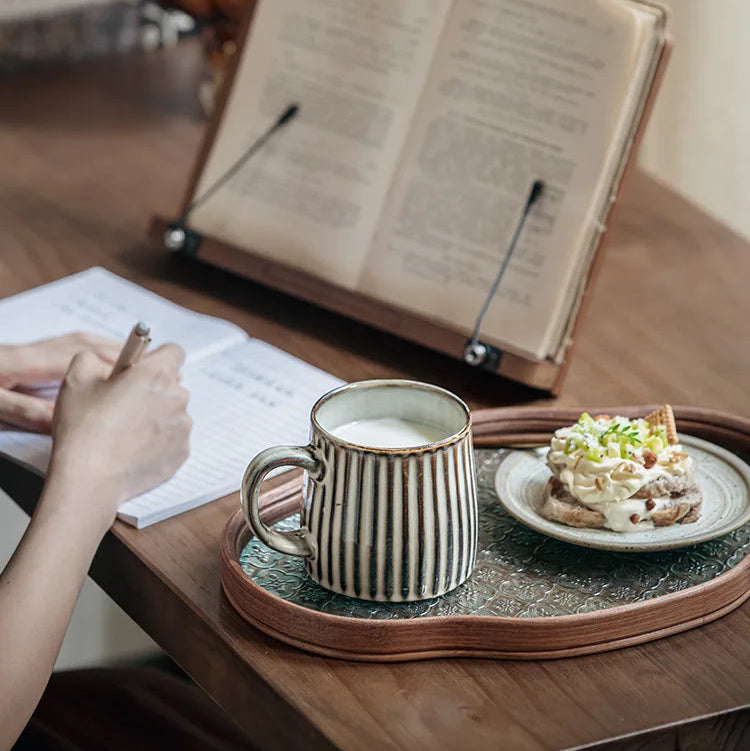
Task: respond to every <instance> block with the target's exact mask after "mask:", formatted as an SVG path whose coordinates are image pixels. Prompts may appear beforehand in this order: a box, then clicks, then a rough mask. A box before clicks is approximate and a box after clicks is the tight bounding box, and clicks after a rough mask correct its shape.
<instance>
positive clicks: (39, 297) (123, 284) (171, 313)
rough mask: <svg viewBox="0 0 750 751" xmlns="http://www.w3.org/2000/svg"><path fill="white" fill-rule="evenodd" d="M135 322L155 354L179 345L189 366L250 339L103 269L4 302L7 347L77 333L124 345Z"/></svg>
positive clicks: (1, 334)
mask: <svg viewBox="0 0 750 751" xmlns="http://www.w3.org/2000/svg"><path fill="white" fill-rule="evenodd" d="M137 321H145V322H146V323H148V324H149V325H150V326H151V328H152V332H151V338H152V343H151V345H150V348H151V349H153V348H155V347H158V346H160V345H162V344H165V343H167V342H177V343H178V344H179V345H180V346H181V347H182V348H183V349H184V350H185V354H186V358H187V360H188V361H189V360H194V359H198V358H200V357H205V356H206V355H209V354H211V353H212V352H216V351H219V350H221V349H224V348H225V347H229V346H231V345H232V344H236V343H238V342H241V341H244V340H245V339H247V334H246V333H245V332H244V331H243V330H242V329H241V328H240V327H239V326H235V325H234V324H233V323H229V321H222V320H221V319H219V318H212V317H211V316H204V315H201V314H200V313H195V312H194V311H192V310H188V309H187V308H183V307H181V306H179V305H175V304H174V303H172V302H169V300H165V299H164V298H163V297H160V296H159V295H156V294H154V293H153V292H149V291H148V290H146V289H143V287H139V286H138V285H136V284H133V283H132V282H129V281H127V280H126V279H122V278H121V277H119V276H117V275H116V274H112V273H111V272H109V271H107V270H105V269H102V268H99V267H93V268H90V269H87V270H86V271H82V272H81V273H79V274H73V275H72V276H68V277H65V278H64V279H60V280H58V281H56V282H52V283H50V284H44V285H42V286H41V287H36V288H34V289H32V290H29V291H28V292H22V293H20V294H18V295H13V296H12V297H8V298H6V299H4V300H0V342H1V343H3V344H23V343H26V342H33V341H36V340H38V339H47V338H49V337H53V336H60V335H62V334H69V333H71V332H74V331H82V332H84V333H87V334H99V335H101V336H107V337H110V338H112V339H120V340H122V342H123V343H124V342H125V340H126V339H127V337H128V334H130V331H131V329H132V328H133V326H134V325H135V323H136V322H137Z"/></svg>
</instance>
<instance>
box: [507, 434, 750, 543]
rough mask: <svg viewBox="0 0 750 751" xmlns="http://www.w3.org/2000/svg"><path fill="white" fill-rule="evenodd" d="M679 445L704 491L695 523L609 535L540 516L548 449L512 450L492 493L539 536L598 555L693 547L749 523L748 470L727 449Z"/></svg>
mask: <svg viewBox="0 0 750 751" xmlns="http://www.w3.org/2000/svg"><path fill="white" fill-rule="evenodd" d="M680 442H681V443H682V445H683V446H684V447H685V449H686V450H687V451H688V453H689V454H690V456H692V457H693V461H694V462H695V470H696V476H697V479H698V484H699V485H700V487H701V489H702V491H703V506H702V507H701V515H700V518H699V519H698V521H697V522H694V523H693V524H675V525H673V526H671V527H659V528H655V529H645V530H643V531H642V532H627V533H624V532H613V531H611V530H608V529H579V528H577V527H568V526H567V525H565V524H561V523H559V522H554V521H550V520H549V519H545V518H544V517H543V516H541V515H540V514H539V509H540V507H541V505H542V502H543V491H544V486H545V485H546V484H547V481H548V480H549V478H550V477H551V473H550V470H549V468H548V467H547V465H546V464H545V457H546V455H547V449H539V450H536V451H515V452H513V453H512V454H510V455H509V456H508V458H507V459H505V461H503V462H502V464H501V465H500V467H499V469H498V470H497V474H496V475H495V492H496V493H497V497H498V498H499V500H500V503H501V504H502V505H503V507H504V508H505V510H506V511H507V512H508V513H509V514H510V515H511V516H513V517H515V518H516V519H518V521H520V522H522V523H523V524H526V525H527V526H529V527H531V528H532V529H535V530H536V531H537V532H541V533H542V534H545V535H549V536H550V537H555V538H557V539H558V540H564V541H565V542H570V543H573V544H574V545H583V546H585V547H589V548H600V549H602V550H619V551H623V552H628V551H632V552H642V551H646V550H668V549H670V548H680V547H683V546H685V545H695V544H696V543H699V542H704V541H705V540H710V539H712V538H714V537H720V536H721V535H725V534H727V533H728V532H731V531H732V530H734V529H737V528H738V527H741V526H742V525H743V524H746V523H747V522H748V521H750V466H748V465H747V464H745V462H743V461H742V460H741V459H739V458H738V457H737V456H735V455H734V454H732V453H730V452H729V451H727V450H726V449H723V448H721V447H720V446H716V445H714V444H713V443H709V442H708V441H704V440H701V439H700V438H694V437H693V436H689V435H680Z"/></svg>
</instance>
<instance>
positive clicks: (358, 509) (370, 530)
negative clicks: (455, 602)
mask: <svg viewBox="0 0 750 751" xmlns="http://www.w3.org/2000/svg"><path fill="white" fill-rule="evenodd" d="M311 421H312V438H311V441H310V444H309V445H308V446H279V447H276V448H271V449H267V450H266V451H263V452H261V453H260V454H258V456H256V457H255V458H254V459H253V460H252V462H250V464H249V466H248V468H247V470H246V471H245V475H244V477H243V480H242V489H241V493H240V495H241V500H242V508H243V511H244V514H245V519H246V520H247V523H248V525H249V527H250V529H251V530H252V531H253V532H254V534H255V535H256V536H257V537H258V538H259V539H260V540H261V541H263V542H264V543H265V544H266V545H268V546H269V547H270V548H273V549H275V550H278V551H280V552H282V553H288V554H289V555H297V556H303V557H304V558H306V559H307V560H306V569H307V573H308V574H309V575H310V577H311V578H312V579H314V580H315V581H316V582H318V583H319V584H321V585H322V586H324V587H327V588H328V589H332V590H333V591H334V592H339V593H341V594H345V595H349V596H351V597H359V598H361V599H364V600H380V601H387V602H403V601H407V600H423V599H426V598H429V597H436V596H437V595H441V594H443V593H445V592H448V591H449V590H451V589H453V588H454V587H457V586H458V585H459V584H461V583H462V582H464V581H465V580H466V579H467V578H468V577H469V575H470V574H471V572H472V570H473V569H474V563H475V559H476V551H477V493H476V478H475V475H474V452H473V450H472V443H471V416H470V414H469V410H468V408H467V406H466V405H465V404H464V403H463V402H462V401H461V400H460V399H459V398H458V397H457V396H454V395H453V394H451V393H450V392H449V391H446V390H445V389H441V388H439V387H437V386H431V385H429V384H425V383H416V382H414V381H403V380H382V381H361V382H359V383H351V384H348V385H346V386H342V387H341V388H338V389H336V390H335V391H331V392H330V393H328V394H326V395H325V396H323V397H322V398H321V399H320V400H319V401H318V402H317V403H316V404H315V406H314V407H313V409H312V415H311ZM283 466H295V467H301V468H302V469H304V470H306V471H307V477H306V480H305V488H304V493H303V495H304V507H303V510H302V526H301V527H300V529H298V530H295V531H294V532H280V531H277V530H273V529H269V528H268V527H267V526H266V525H265V524H264V523H263V522H262V521H261V518H260V514H259V512H258V491H259V489H260V485H261V482H262V481H263V477H264V476H265V474H266V473H267V472H269V471H271V470H273V469H276V468H278V467H283Z"/></svg>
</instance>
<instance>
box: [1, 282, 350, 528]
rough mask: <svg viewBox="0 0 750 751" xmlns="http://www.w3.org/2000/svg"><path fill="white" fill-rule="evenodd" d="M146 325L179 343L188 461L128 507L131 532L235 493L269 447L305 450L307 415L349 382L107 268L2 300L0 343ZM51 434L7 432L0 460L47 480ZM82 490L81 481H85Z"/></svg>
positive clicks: (160, 339) (124, 512)
mask: <svg viewBox="0 0 750 751" xmlns="http://www.w3.org/2000/svg"><path fill="white" fill-rule="evenodd" d="M137 320H144V321H147V322H148V323H149V325H150V326H151V331H152V339H153V344H152V347H157V346H159V345H160V344H163V343H166V342H176V343H178V344H180V345H181V346H182V347H183V349H184V350H185V353H186V360H185V365H184V366H183V370H182V380H183V383H184V385H185V387H186V388H188V389H189V390H190V392H191V398H190V405H189V407H188V412H189V413H190V415H191V417H192V418H193V432H192V434H191V439H190V445H191V448H190V457H189V458H188V460H187V461H186V462H185V464H184V465H183V466H182V467H181V468H180V469H179V470H178V471H177V473H176V474H175V475H174V477H173V478H172V479H171V480H168V481H167V482H165V483H163V484H162V485H160V486H158V487H157V488H154V489H153V490H151V491H149V492H148V493H144V494H143V495H140V496H138V497H136V498H133V499H131V500H129V501H126V502H125V503H124V504H123V505H122V506H120V508H119V510H118V514H117V515H118V517H119V518H120V519H123V520H124V521H125V522H127V523H128V524H132V525H133V526H135V527H138V528H141V527H146V526H148V525H149V524H153V523H155V522H158V521H161V520H163V519H167V518H169V517H171V516H174V515H175V514H179V513H182V512H183V511H188V510H190V509H193V508H196V507H197V506H200V505H202V504H204V503H207V502H209V501H213V500H216V499H217V498H221V497H222V496H225V495H227V494H228V493H233V492H236V491H237V490H239V487H240V481H241V479H242V474H243V472H244V470H245V467H246V466H247V464H248V462H249V461H250V459H252V457H253V456H255V454H257V453H258V452H259V451H262V450H263V449H264V448H267V447H269V446H274V445H279V444H305V443H307V439H308V430H309V427H308V426H309V415H310V409H311V407H312V405H313V404H314V403H315V401H316V400H317V399H318V398H319V397H320V396H321V395H322V394H324V393H326V392H327V391H330V390H331V389H333V388H336V387H337V386H339V385H341V384H342V383H343V382H342V381H341V380H340V379H338V378H336V377H334V376H332V375H330V374H329V373H326V372H324V371H322V370H319V369H318V368H315V367H313V366H312V365H309V364H308V363H305V362H303V361H302V360H299V359H297V358H296V357H293V356H292V355H289V354H287V353H286V352H283V351H282V350H280V349H277V348H276V347H272V346H271V345H269V344H267V343H265V342H262V341H259V340H257V339H252V338H250V337H249V336H248V335H247V334H246V333H245V331H243V330H242V329H241V328H240V327H238V326H235V325H234V324H232V323H229V322H228V321H223V320H220V319H218V318H212V317H209V316H204V315H200V314H198V313H195V312H193V311H191V310H188V309H186V308H182V307H180V306H179V305H175V304H174V303H171V302H169V301H168V300H165V299H164V298H162V297H159V296H158V295H156V294H154V293H152V292H149V291H148V290H145V289H143V288H141V287H138V286H137V285H135V284H132V283H131V282H128V281H126V280H125V279H121V278H120V277H118V276H116V275H115V274H112V273H110V272H108V271H106V270H105V269H102V268H91V269H88V270H87V271H84V272H81V273H80V274H75V275H73V276H70V277H67V278H65V279H61V280H59V281H56V282H52V283H51V284H46V285H44V286H42V287H37V288H36V289H33V290H30V291H28V292H23V293H21V294H19V295H15V296H14V297H9V298H6V299H5V300H1V301H0V341H2V342H3V343H9V344H13V343H22V342H29V341H34V340H37V339H42V338H46V337H50V336H57V335H60V334H65V333H68V332H71V331H84V332H88V333H92V334H101V335H104V336H110V337H113V338H117V339H122V340H124V339H125V337H127V335H128V333H129V332H130V329H131V328H132V326H133V323H134V322H135V321H137ZM51 446H52V441H51V439H50V438H49V437H48V436H42V435H37V434H34V433H28V432H23V431H18V430H12V429H9V428H7V427H6V428H4V429H2V430H0V452H2V453H4V454H6V455H7V456H10V457H11V458H13V459H15V460H17V461H19V462H22V463H24V464H26V465H29V466H31V467H33V468H35V469H36V470H38V471H40V472H42V473H44V472H46V470H47V466H48V463H49V457H50V450H51ZM81 480H82V482H85V478H81Z"/></svg>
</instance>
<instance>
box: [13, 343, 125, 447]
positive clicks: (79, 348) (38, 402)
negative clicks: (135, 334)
mask: <svg viewBox="0 0 750 751" xmlns="http://www.w3.org/2000/svg"><path fill="white" fill-rule="evenodd" d="M121 347H122V343H120V342H116V341H114V340H111V339H105V338H104V337H101V336H94V335H92V334H82V333H74V334H66V335H64V336H57V337H54V338H52V339H42V340H40V341H38V342H31V343H29V344H8V345H2V346H0V422H5V423H8V424H10V425H14V426H16V427H19V428H25V429H27V430H35V431H38V432H41V433H49V432H50V430H51V429H52V412H53V409H54V403H53V402H51V401H49V400H48V399H43V398H40V397H38V396H34V395H32V394H28V393H22V392H21V391H19V390H18V389H23V388H27V389H28V388H30V387H34V386H39V385H41V384H45V383H51V382H53V381H60V380H62V378H63V376H64V375H65V372H66V371H67V369H68V366H69V365H70V361H71V360H72V359H73V357H74V356H75V355H77V354H78V353H79V352H83V351H84V350H91V351H92V352H94V354H95V355H96V356H97V357H99V358H100V359H101V360H102V361H103V362H105V363H109V364H113V363H114V362H115V361H116V360H117V356H118V354H119V352H120V348H121Z"/></svg>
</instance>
